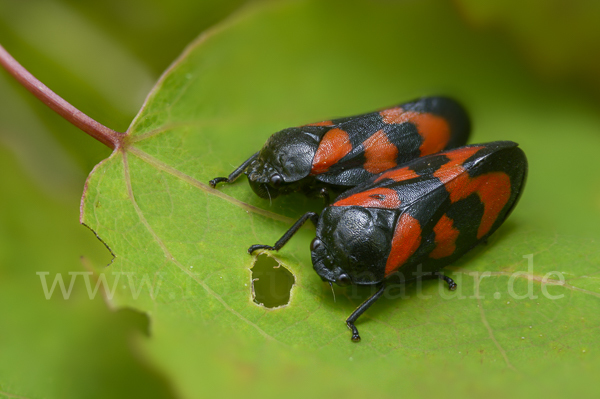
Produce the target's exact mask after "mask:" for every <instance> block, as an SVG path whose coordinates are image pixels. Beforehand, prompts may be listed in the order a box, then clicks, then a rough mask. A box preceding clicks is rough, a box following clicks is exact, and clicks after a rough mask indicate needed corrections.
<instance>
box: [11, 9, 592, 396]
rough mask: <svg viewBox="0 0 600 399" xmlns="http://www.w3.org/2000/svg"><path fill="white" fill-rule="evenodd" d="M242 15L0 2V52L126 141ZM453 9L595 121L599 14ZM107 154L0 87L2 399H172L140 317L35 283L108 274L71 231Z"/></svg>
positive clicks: (77, 229) (23, 96)
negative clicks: (155, 101) (171, 72)
mask: <svg viewBox="0 0 600 399" xmlns="http://www.w3.org/2000/svg"><path fill="white" fill-rule="evenodd" d="M374 1H375V0H374ZM387 1H389V0H385V1H384V0H379V1H376V2H378V3H385V2H387ZM447 4H448V3H447V2H440V5H439V7H441V8H442V9H445V8H446V7H447ZM244 5H245V2H243V1H218V0H212V1H185V0H173V1H171V2H168V3H167V2H161V1H155V0H153V1H148V0H146V1H141V0H138V1H134V0H129V1H128V0H123V1H117V0H107V1H103V2H97V1H96V2H93V1H75V0H72V1H47V0H38V1H27V2H24V1H15V0H12V1H11V0H0V43H1V44H2V45H3V46H4V47H5V48H6V49H7V50H8V51H9V52H11V53H12V55H13V56H14V57H15V58H16V59H17V60H19V61H20V62H21V63H22V64H23V65H24V66H25V67H26V68H28V69H29V70H30V71H31V72H32V73H33V74H34V75H35V76H36V77H38V78H39V79H40V80H41V81H43V82H44V83H46V84H47V85H48V86H49V87H50V88H51V89H53V90H54V91H55V92H57V93H58V94H59V95H61V96H62V97H63V98H65V99H66V100H67V101H70V102H71V103H72V104H73V105H75V106H76V107H77V108H79V109H81V110H82V111H83V112H85V113H87V114H88V115H90V116H91V117H92V118H94V119H96V120H98V121H99V122H101V123H103V124H105V125H106V126H109V127H111V128H113V129H115V130H119V131H125V130H126V129H127V127H128V125H129V123H130V122H131V120H132V119H133V117H134V116H135V115H136V113H137V111H138V110H139V108H140V106H141V104H142V102H143V100H144V97H145V96H146V94H147V93H148V92H149V91H150V89H151V88H152V86H153V84H154V82H155V81H156V80H157V79H158V77H159V76H160V74H161V73H162V72H163V71H164V70H165V69H166V68H167V67H168V65H169V64H170V63H171V62H172V61H173V60H174V59H175V57H177V56H178V55H179V54H180V53H181V51H182V50H183V49H184V48H185V46H186V45H187V44H188V43H189V42H190V41H191V40H193V39H194V38H195V37H196V36H198V35H199V34H200V33H201V32H202V31H204V30H205V29H207V28H209V27H210V26H212V25H214V24H216V23H218V22H219V21H221V20H222V19H223V18H225V17H227V16H228V15H230V14H231V13H232V12H234V11H235V10H236V9H238V8H239V7H241V6H244ZM339 6H340V7H343V6H344V3H343V2H339ZM434 7H435V5H434ZM451 7H453V8H455V9H456V10H458V12H459V13H460V15H461V16H462V18H463V20H464V23H465V25H467V26H469V27H470V29H471V30H472V33H473V35H477V34H478V33H479V32H481V33H482V34H483V33H484V32H485V33H486V34H490V33H491V34H493V35H497V36H498V37H499V38H501V40H506V41H507V42H509V43H511V45H512V46H513V47H514V49H515V52H516V53H517V54H518V57H520V59H521V61H522V63H523V65H525V67H526V68H528V69H529V71H531V76H532V79H536V81H538V82H539V84H541V85H545V86H547V87H550V88H552V89H553V90H564V91H565V93H569V96H573V93H575V95H576V96H578V97H579V98H580V99H581V101H582V102H585V103H586V104H588V106H590V107H595V108H597V107H598V105H599V99H600V28H599V26H600V3H598V2H586V1H573V2H564V1H541V0H527V1H520V2H514V1H494V2H492V1H489V2H478V1H476V0H456V1H455V2H453V3H451ZM440 34H443V32H440ZM599 128H600V126H599ZM109 154H110V151H109V150H108V149H107V148H105V147H104V146H103V145H102V144H100V143H98V142H95V141H94V140H93V139H91V138H89V137H87V136H86V135H85V134H83V133H82V132H80V131H78V130H77V129H76V128H74V127H72V126H70V125H69V124H68V123H66V122H65V121H63V120H62V119H61V118H60V117H58V116H56V115H54V114H53V112H52V111H50V110H48V109H47V108H46V107H45V106H43V105H42V104H41V103H39V101H38V100H36V99H35V98H33V97H32V96H31V95H30V94H29V93H28V92H26V91H25V90H23V89H22V88H20V87H19V86H18V85H17V84H16V83H15V82H14V81H13V80H12V79H11V78H10V77H9V76H8V75H7V74H6V73H4V72H2V73H0V182H1V183H2V191H1V193H2V195H1V196H0V397H7V398H10V397H19V396H14V395H24V394H25V393H26V394H27V397H36V398H38V397H39V398H42V397H44V398H45V397H48V398H55V397H56V398H61V397H98V398H101V397H176V396H177V395H178V392H179V389H178V387H177V386H176V385H175V384H174V383H173V381H170V380H169V379H168V378H167V377H166V376H164V375H162V373H161V372H159V371H158V370H157V369H156V368H155V367H154V366H153V365H152V364H150V363H149V362H148V361H147V360H146V359H145V358H144V356H142V355H140V353H139V351H138V349H136V346H135V345H133V344H132V337H138V338H139V336H144V335H147V334H148V330H149V327H148V325H149V323H150V322H149V321H148V320H147V319H146V317H145V316H143V315H141V314H138V313H137V312H134V311H131V310H117V311H115V310H110V309H108V307H107V306H106V305H105V303H104V302H103V301H102V300H101V298H100V297H99V296H98V297H97V298H96V299H94V300H89V299H88V297H87V295H86V293H85V292H84V290H83V289H82V287H79V286H76V287H75V288H74V291H73V294H72V296H71V298H70V299H69V300H67V301H65V300H63V299H62V298H58V297H53V298H52V299H51V300H46V299H45V298H44V295H43V291H42V289H41V285H40V280H39V277H38V276H37V275H36V272H40V271H43V272H49V273H50V275H51V276H52V275H54V274H55V273H59V272H63V273H65V274H66V273H68V272H72V271H75V270H80V271H86V270H89V269H90V268H95V267H99V266H101V265H105V264H108V263H109V262H110V260H111V256H110V253H109V252H108V251H107V250H106V248H105V247H104V245H103V244H102V243H101V242H100V241H98V240H97V239H96V238H95V236H94V235H93V233H92V232H90V231H89V230H88V229H86V228H85V227H83V226H81V225H80V224H79V200H80V196H81V192H82V188H83V184H84V180H85V177H86V176H87V174H88V173H89V172H90V171H91V170H92V168H93V167H94V166H95V165H96V164H97V163H98V162H99V161H101V160H102V159H104V158H106V157H107V156H108V155H109ZM597 171H598V170H597V169H596V170H595V172H597ZM594 179H596V178H595V177H594ZM593 184H597V183H593ZM593 201H596V202H598V201H599V200H598V199H597V198H596V199H593ZM597 206H598V207H600V205H597ZM248 364H249V365H248V367H250V368H251V367H252V361H251V360H250V361H249V363H248ZM309 366H310V364H309V365H307V367H309ZM424 372H425V371H424ZM265 380H266V381H268V378H266V379H265ZM540 381H543V378H541V379H540Z"/></svg>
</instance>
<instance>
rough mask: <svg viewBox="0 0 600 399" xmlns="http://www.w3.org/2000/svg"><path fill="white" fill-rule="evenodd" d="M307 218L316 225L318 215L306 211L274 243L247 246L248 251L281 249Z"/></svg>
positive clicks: (250, 252)
mask: <svg viewBox="0 0 600 399" xmlns="http://www.w3.org/2000/svg"><path fill="white" fill-rule="evenodd" d="M308 219H310V221H311V222H313V224H314V225H315V227H316V226H317V223H318V222H319V215H318V214H316V213H314V212H306V213H305V214H304V215H302V217H300V219H298V220H297V221H296V223H294V225H293V226H292V227H290V229H289V230H288V231H286V232H285V234H284V235H283V236H282V237H281V238H280V239H279V240H277V242H276V243H275V245H273V246H270V245H261V244H257V245H253V246H251V247H250V248H248V253H249V254H252V252H254V251H256V250H257V249H269V250H271V251H279V249H281V247H283V246H284V245H285V243H286V242H288V241H289V240H290V238H292V236H293V235H294V234H296V232H297V231H298V230H300V227H302V225H303V224H304V222H306V221H307V220H308Z"/></svg>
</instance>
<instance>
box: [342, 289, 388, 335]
mask: <svg viewBox="0 0 600 399" xmlns="http://www.w3.org/2000/svg"><path fill="white" fill-rule="evenodd" d="M384 291H385V283H381V286H380V288H379V290H377V292H376V293H374V294H373V295H372V296H371V297H370V298H369V299H367V300H366V301H364V302H363V303H362V304H361V305H360V306H359V307H357V308H356V310H355V311H354V312H353V313H352V314H351V315H350V317H348V318H347V319H346V325H347V326H348V328H349V329H350V330H351V331H352V341H354V342H358V341H360V335H359V334H358V329H357V328H356V326H355V325H354V323H355V322H356V319H358V318H359V317H360V315H361V314H363V313H364V312H365V311H366V310H367V309H369V307H371V305H372V304H374V303H375V301H376V300H378V299H379V297H380V296H381V295H383V292H384Z"/></svg>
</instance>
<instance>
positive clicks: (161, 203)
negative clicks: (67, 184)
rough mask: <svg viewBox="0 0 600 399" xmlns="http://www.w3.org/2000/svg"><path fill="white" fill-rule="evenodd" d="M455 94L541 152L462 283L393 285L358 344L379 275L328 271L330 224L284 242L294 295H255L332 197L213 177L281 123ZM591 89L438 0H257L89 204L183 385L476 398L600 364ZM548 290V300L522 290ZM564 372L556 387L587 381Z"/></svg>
mask: <svg viewBox="0 0 600 399" xmlns="http://www.w3.org/2000/svg"><path fill="white" fill-rule="evenodd" d="M435 94H445V95H450V96H453V97H455V98H457V99H459V100H460V101H462V102H463V103H464V104H465V106H466V107H467V109H469V110H470V112H471V115H472V118H473V122H474V134H473V137H472V142H473V143H476V142H484V141H493V140H514V141H516V142H518V143H519V144H520V145H521V147H522V148H523V149H524V151H525V152H526V154H527V155H528V158H529V162H530V174H529V180H528V184H527V187H526V190H525V194H524V196H523V198H522V199H521V203H520V204H519V206H518V207H517V209H516V210H515V212H514V213H513V215H512V216H511V217H510V219H509V220H508V221H507V223H505V225H504V226H502V228H501V229H500V230H499V231H498V232H497V233H496V234H495V235H494V236H493V237H492V239H491V240H490V242H489V244H488V245H487V246H484V247H480V248H477V249H475V250H473V251H472V252H471V253H469V254H468V255H467V256H465V257H464V258H463V259H461V261H459V262H457V263H456V264H454V265H452V266H451V267H450V268H449V269H450V270H451V271H452V273H451V276H452V277H453V278H455V279H456V280H457V282H458V283H459V290H458V291H457V292H456V293H455V294H449V293H448V292H447V291H445V290H444V287H443V286H442V285H441V284H438V283H437V282H425V283H424V284H423V291H422V295H417V294H418V290H417V287H416V286H415V285H412V286H409V287H408V288H407V289H406V295H407V296H408V298H405V299H400V298H392V297H393V296H399V294H397V293H390V294H389V295H388V298H387V299H382V300H380V301H379V302H378V303H377V304H376V305H375V306H374V307H373V308H372V309H370V310H369V311H368V312H367V313H366V314H365V315H364V316H363V317H362V318H361V319H360V321H359V324H358V327H359V329H360V331H361V335H362V337H363V341H362V342H361V343H360V344H352V343H351V342H350V340H349V331H348V330H347V329H346V328H345V325H344V320H345V318H346V317H347V316H348V315H349V314H350V313H351V312H352V311H353V310H354V308H355V307H356V306H357V305H358V304H359V303H360V302H361V301H362V300H363V299H365V298H366V297H367V296H368V295H369V292H368V289H367V290H356V289H348V290H343V289H336V297H337V301H335V302H334V299H333V296H332V295H331V291H330V290H329V286H327V285H325V284H323V283H322V282H321V281H320V278H319V277H318V276H317V275H316V274H315V273H314V272H313V271H312V266H311V262H310V256H309V251H308V245H309V242H310V240H311V239H312V237H313V236H314V230H313V229H311V228H303V229H302V230H301V231H300V233H299V234H297V235H296V236H294V238H293V239H292V240H291V241H290V242H289V243H288V244H287V245H286V246H285V247H284V249H282V250H281V251H280V252H279V253H273V254H270V256H272V257H273V258H275V259H276V260H277V261H278V262H280V264H281V265H282V266H284V267H286V268H287V269H288V270H289V271H291V272H292V273H293V275H294V278H295V285H294V286H293V288H292V291H291V299H290V303H289V305H288V306H284V307H281V308H276V309H266V308H265V307H262V306H260V305H258V304H256V303H255V302H254V301H253V299H252V272H251V271H250V268H251V267H252V265H253V262H254V261H255V259H256V258H255V257H252V256H250V255H248V254H247V253H246V249H247V248H248V246H249V245H251V244H255V243H269V244H270V243H273V242H275V241H276V239H278V238H279V237H280V236H281V234H283V232H284V231H285V230H286V229H287V228H288V227H289V226H290V224H291V223H292V222H293V221H294V220H295V218H297V217H298V216H299V215H301V214H302V213H304V212H305V211H307V210H319V209H320V204H319V203H318V202H317V201H310V200H307V199H305V198H303V197H301V196H289V197H285V198H278V199H276V200H274V201H272V203H271V202H270V201H269V200H262V199H260V198H257V197H256V196H255V195H254V194H253V193H252V192H251V190H250V188H249V187H248V185H247V184H246V183H245V182H244V181H243V180H245V179H244V178H242V179H240V181H239V182H236V183H235V184H232V185H225V186H222V187H219V189H218V190H213V189H211V188H209V187H208V185H207V183H206V182H207V181H208V180H209V179H211V178H213V177H216V176H223V175H227V174H228V173H229V172H230V171H231V170H232V169H233V168H234V167H235V166H237V165H239V164H240V163H241V162H242V161H244V160H245V159H246V158H247V157H249V156H250V155H251V154H252V153H254V152H255V151H256V150H257V149H259V148H260V147H261V146H262V144H263V143H264V142H265V140H266V139H267V138H268V137H269V135H270V134H272V133H273V132H275V131H277V130H280V129H282V128H285V127H289V126H294V125H299V124H303V123H308V122H314V121H319V120H323V119H329V118H332V117H341V116H348V115H352V114H358V113H362V112H367V111H371V110H374V109H377V108H381V107H384V106H389V105H392V104H396V103H400V102H403V101H406V100H409V99H411V98H414V97H419V96H424V95H435ZM577 94H578V93H576V92H573V91H572V90H570V89H569V88H557V87H547V86H544V85H542V84H541V83H540V82H539V81H538V80H537V79H536V77H535V76H533V75H531V73H530V72H529V71H528V70H527V69H526V68H525V67H523V66H522V65H521V63H520V62H519V59H518V57H517V56H516V55H515V54H514V53H513V51H512V49H511V47H510V46H509V45H508V44H507V43H505V42H504V41H502V40H500V39H498V38H497V37H495V36H493V35H487V34H482V33H481V32H474V31H472V30H470V29H469V28H468V27H466V26H465V25H464V24H463V23H462V22H461V21H460V19H459V17H458V15H457V14H456V11H455V10H454V9H453V8H451V7H450V6H445V5H443V4H441V3H438V2H400V3H392V2H350V3H349V4H347V3H344V7H340V6H339V4H338V3H336V2H322V1H319V2H317V1H297V2H285V3H266V4H261V5H253V6H250V7H247V8H245V9H244V10H242V11H241V12H239V13H238V14H236V15H235V16H234V17H232V18H230V19H229V20H227V21H226V22H225V23H222V24H220V25H219V26H218V27H216V28H214V29H212V30H211V31H209V32H208V33H206V34H204V35H203V36H201V37H200V38H199V39H198V40H197V41H195V42H194V43H192V44H191V45H190V47H189V48H188V49H187V50H186V51H185V53H184V54H183V55H182V56H181V58H179V59H178V60H177V62H176V63H174V64H173V66H172V67H171V68H170V69H169V70H168V71H167V72H166V73H165V74H164V75H163V77H162V78H161V80H160V81H159V83H158V84H157V85H156V87H155V88H154V90H153V91H152V93H151V94H150V96H149V98H148V99H147V102H146V104H145V105H144V107H143V108H142V110H141V111H140V113H139V114H138V116H137V117H136V119H135V120H134V122H133V124H132V126H131V127H130V129H129V131H128V133H129V141H128V144H127V145H126V146H125V147H124V149H122V150H119V151H116V152H115V153H113V154H112V156H111V157H110V158H108V159H107V160H105V161H104V162H102V163H101V164H99V165H98V166H97V167H96V168H95V170H94V171H93V173H92V174H91V175H90V177H89V179H88V182H87V184H86V191H85V194H84V198H83V211H82V221H83V222H84V223H85V224H86V225H88V226H90V227H91V228H92V229H93V230H94V231H95V232H96V233H97V234H98V235H99V237H101V238H102V239H103V240H104V242H106V243H107V245H108V246H109V247H110V248H111V250H112V251H113V253H114V254H115V255H116V258H115V261H114V262H113V263H112V264H111V266H110V271H111V275H112V276H113V277H114V278H119V279H121V278H123V279H127V280H126V283H125V282H124V281H125V280H119V284H118V288H117V293H116V295H115V297H114V303H115V305H118V306H127V307H132V308H135V309H138V310H141V311H144V312H147V313H148V314H149V315H150V317H151V325H152V338H151V339H149V340H147V341H144V340H141V341H139V342H138V344H139V345H140V347H141V348H143V351H144V353H146V354H147V355H148V356H149V357H150V358H152V359H154V361H155V363H156V364H158V365H160V367H162V369H163V370H164V371H165V372H166V373H167V374H168V375H170V377H171V378H173V379H174V380H175V381H176V384H177V386H178V387H179V389H180V390H181V392H182V393H183V394H184V396H187V397H196V396H198V395H200V394H205V393H206V391H207V390H209V389H215V390H219V392H221V393H223V392H224V393H231V394H240V393H243V392H252V393H256V394H265V395H269V394H273V393H278V392H279V393H281V392H284V391H285V394H286V395H287V396H293V397H295V396H298V397H300V396H302V395H306V394H307V393H309V392H310V391H311V387H314V386H324V387H326V388H324V390H323V391H322V392H323V394H324V395H325V394H327V393H331V394H334V393H337V394H339V393H344V392H346V391H347V392H348V393H355V394H356V393H359V394H360V392H365V393H371V394H372V392H373V391H377V392H380V393H381V394H382V395H390V396H391V395H393V394H394V393H395V392H398V390H404V391H403V392H409V393H418V394H421V395H423V396H427V395H428V394H433V393H437V394H442V393H444V392H446V391H447V389H448V385H446V383H444V384H441V383H439V378H440V376H441V375H442V373H444V375H445V376H446V378H448V380H449V381H447V382H448V383H449V384H451V386H452V387H453V388H454V389H456V390H457V392H464V393H465V394H467V393H469V392H471V391H472V389H482V390H485V391H486V392H487V391H488V390H489V391H492V390H494V389H497V387H498V386H504V388H503V389H505V390H506V392H508V388H510V387H511V386H512V384H513V383H520V384H522V385H524V386H527V387H529V388H532V389H534V388H536V387H538V386H539V384H538V382H539V381H538V378H541V376H543V377H544V378H546V379H548V376H549V375H557V376H561V375H562V374H561V370H563V368H566V369H567V370H570V367H571V368H572V367H578V368H580V367H581V364H586V365H587V366H588V368H584V369H585V370H593V369H597V364H598V363H597V361H598V355H597V352H598V349H599V348H598V343H597V340H596V339H595V338H596V334H597V330H598V325H599V324H600V312H598V308H599V307H600V281H599V277H598V273H597V269H598V267H597V265H598V261H599V258H600V256H599V255H598V251H597V249H596V248H597V238H598V237H599V232H600V223H599V222H600V220H599V219H600V207H599V206H598V203H599V199H600V186H599V185H598V183H597V182H596V180H590V178H589V176H590V174H592V175H595V172H597V171H598V165H597V162H596V161H595V153H596V150H595V149H596V148H598V146H599V145H600V136H598V135H597V126H598V123H599V122H600V121H599V117H598V115H597V112H595V109H594V107H593V106H592V104H589V103H586V102H584V101H582V100H581V99H580V98H579V97H578V96H577ZM582 143H585V144H584V145H582ZM528 256H532V259H533V265H532V268H531V269H529V265H528V259H529V258H528ZM519 271H520V272H523V273H521V274H517V275H513V273H514V272H519ZM551 272H554V274H550V275H548V273H551ZM557 272H558V273H557ZM484 273H487V274H484ZM513 276H514V277H513ZM561 276H564V278H565V280H564V282H563V281H562V280H561V279H560V277H561ZM129 277H132V279H129ZM544 278H546V280H544ZM144 279H145V280H144ZM144 284H145V285H144ZM140 287H143V288H142V289H141V291H139V292H138V291H137V290H139V289H140ZM132 288H133V289H132ZM528 289H531V295H533V296H535V297H536V298H533V299H530V298H521V299H518V298H517V297H516V295H521V296H522V295H524V294H525V293H526V292H527V290H528ZM511 290H512V292H513V295H511ZM138 293H139V295H138ZM552 296H553V297H552ZM552 298H554V299H552ZM557 364H560V365H561V366H560V367H558V366H555V367H551V366H550V365H557ZM399 376H402V378H399ZM586 376H587V374H586V373H585V372H581V373H579V375H577V376H574V377H573V378H582V379H583V378H585V377H586ZM232 378H234V380H235V381H238V382H239V384H238V385H233V384H231V383H228V381H232ZM461 378H465V379H467V380H468V381H470V382H469V383H464V382H461ZM330 381H334V383H333V384H330V383H329V382H330ZM562 381H563V380H562V379H560V378H550V379H548V381H545V382H546V385H544V388H543V390H544V391H546V390H547V392H548V394H549V395H552V394H556V393H557V392H559V391H557V388H558V389H560V390H563V389H567V388H569V387H571V385H570V384H562V385H561V382H562ZM309 382H310V383H309ZM290 384H293V385H290ZM291 386H293V389H291ZM473 387H475V388H473ZM523 392H524V391H523Z"/></svg>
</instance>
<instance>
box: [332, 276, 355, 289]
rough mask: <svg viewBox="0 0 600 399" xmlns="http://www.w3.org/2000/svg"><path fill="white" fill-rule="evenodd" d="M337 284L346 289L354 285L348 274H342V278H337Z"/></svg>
mask: <svg viewBox="0 0 600 399" xmlns="http://www.w3.org/2000/svg"><path fill="white" fill-rule="evenodd" d="M336 283H337V285H339V286H342V287H344V286H346V285H350V284H352V280H350V276H348V275H347V274H346V273H344V274H340V276H339V277H338V278H337V281H336Z"/></svg>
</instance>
